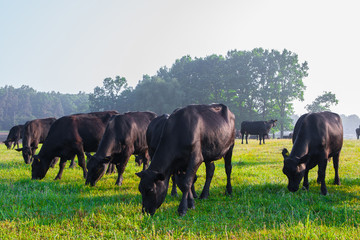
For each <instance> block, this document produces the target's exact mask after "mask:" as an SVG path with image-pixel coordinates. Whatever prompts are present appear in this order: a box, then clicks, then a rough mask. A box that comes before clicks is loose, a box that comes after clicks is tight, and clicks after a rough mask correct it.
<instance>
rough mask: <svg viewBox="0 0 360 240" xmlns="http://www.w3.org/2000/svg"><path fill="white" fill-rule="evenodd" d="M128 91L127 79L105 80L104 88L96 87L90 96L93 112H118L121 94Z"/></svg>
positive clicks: (117, 77)
mask: <svg viewBox="0 0 360 240" xmlns="http://www.w3.org/2000/svg"><path fill="white" fill-rule="evenodd" d="M126 89H128V84H127V81H126V78H124V77H119V76H116V77H115V79H112V78H105V79H104V81H103V86H102V87H96V88H95V89H94V92H93V93H90V94H89V105H90V110H91V111H104V110H116V109H119V108H120V105H121V104H122V103H121V92H122V91H123V90H126Z"/></svg>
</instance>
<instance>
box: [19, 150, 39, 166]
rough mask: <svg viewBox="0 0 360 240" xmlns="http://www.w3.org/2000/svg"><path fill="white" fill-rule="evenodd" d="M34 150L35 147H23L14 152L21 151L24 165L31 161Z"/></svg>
mask: <svg viewBox="0 0 360 240" xmlns="http://www.w3.org/2000/svg"><path fill="white" fill-rule="evenodd" d="M36 149H37V147H32V148H30V147H28V146H24V147H22V148H18V149H16V151H18V152H20V151H22V155H23V158H24V161H25V163H26V164H30V163H31V161H32V156H33V155H34V153H35V151H36Z"/></svg>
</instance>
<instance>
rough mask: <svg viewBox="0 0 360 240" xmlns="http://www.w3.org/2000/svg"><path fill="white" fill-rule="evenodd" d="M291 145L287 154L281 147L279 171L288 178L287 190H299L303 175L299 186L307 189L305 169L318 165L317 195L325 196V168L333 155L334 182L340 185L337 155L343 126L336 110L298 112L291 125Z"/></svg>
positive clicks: (306, 171)
mask: <svg viewBox="0 0 360 240" xmlns="http://www.w3.org/2000/svg"><path fill="white" fill-rule="evenodd" d="M292 141H293V144H294V145H293V148H292V150H291V153H290V154H289V152H288V150H287V149H285V148H284V149H283V151H282V154H283V157H284V168H283V173H284V174H285V175H286V176H287V178H288V180H289V184H288V189H289V190H290V191H291V192H295V191H297V190H298V189H299V185H300V182H301V180H302V178H303V177H304V182H303V188H304V189H306V190H308V189H309V181H308V173H309V170H310V169H312V168H313V167H315V166H316V165H318V166H319V170H318V178H317V182H318V183H321V194H323V195H326V194H327V189H326V185H325V170H326V165H327V162H328V159H329V158H331V157H332V158H333V165H334V169H335V181H334V184H337V185H340V179H339V173H338V169H339V156H340V152H341V148H342V145H343V126H342V121H341V118H340V116H339V115H338V114H336V113H331V112H320V113H308V114H304V115H302V116H301V117H300V118H299V120H298V121H297V122H296V124H295V128H294V134H293V139H292Z"/></svg>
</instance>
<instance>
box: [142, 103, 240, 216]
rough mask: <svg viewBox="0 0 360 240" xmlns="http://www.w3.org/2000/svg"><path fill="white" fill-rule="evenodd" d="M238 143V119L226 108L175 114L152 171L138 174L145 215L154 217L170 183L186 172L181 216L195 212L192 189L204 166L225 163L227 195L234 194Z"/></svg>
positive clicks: (218, 106)
mask: <svg viewBox="0 0 360 240" xmlns="http://www.w3.org/2000/svg"><path fill="white" fill-rule="evenodd" d="M234 142H235V116H234V114H233V113H232V112H230V110H229V109H228V107H226V106H225V105H223V104H211V105H189V106H187V107H184V108H181V109H178V110H177V111H175V112H173V113H172V114H171V115H170V117H169V118H168V120H167V121H166V124H165V126H164V128H163V131H162V135H161V139H160V142H159V145H158V146H157V149H156V151H155V154H154V156H153V158H152V160H151V163H150V166H149V168H148V169H146V170H144V171H142V172H140V173H137V175H138V176H139V177H140V178H141V180H140V184H139V191H140V193H141V195H142V209H143V211H145V212H147V213H150V214H151V215H153V214H154V213H155V211H156V209H157V208H159V207H160V206H161V204H162V203H163V202H164V200H165V197H166V193H167V190H168V187H169V179H170V176H171V175H172V174H174V173H175V172H179V171H180V172H185V176H184V178H183V179H184V180H183V181H182V184H180V185H179V187H180V190H181V191H182V193H183V196H182V200H181V203H180V206H179V208H178V212H179V214H180V215H185V214H186V211H187V209H188V208H194V198H193V196H192V192H191V185H192V183H193V181H194V178H195V174H196V171H197V170H198V168H199V166H200V165H201V163H202V162H211V161H213V160H218V159H220V158H222V157H224V159H225V169H226V174H227V185H226V192H227V193H228V194H231V193H232V187H231V181H230V175H231V168H232V166H231V157H232V151H233V147H234Z"/></svg>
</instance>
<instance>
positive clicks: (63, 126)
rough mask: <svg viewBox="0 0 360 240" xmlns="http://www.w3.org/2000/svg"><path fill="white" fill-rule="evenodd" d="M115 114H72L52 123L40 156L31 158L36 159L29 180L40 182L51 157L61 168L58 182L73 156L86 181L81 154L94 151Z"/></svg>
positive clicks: (83, 159) (47, 168)
mask: <svg viewBox="0 0 360 240" xmlns="http://www.w3.org/2000/svg"><path fill="white" fill-rule="evenodd" d="M116 114H119V113H118V112H117V111H105V112H93V113H83V114H74V115H69V116H64V117H61V118H59V119H58V120H57V121H55V122H54V123H53V125H52V126H51V128H50V131H49V135H48V137H47V138H46V140H45V142H44V144H43V146H42V148H41V150H40V152H39V154H38V155H37V156H35V157H34V158H35V159H36V160H35V161H34V162H33V164H32V179H43V178H44V177H45V175H46V173H47V171H48V170H49V166H50V163H51V159H53V158H54V157H60V163H59V167H60V169H59V172H58V174H57V176H56V178H55V180H57V179H61V177H62V173H63V170H64V167H65V164H66V161H67V160H70V159H72V158H73V157H74V156H75V155H77V157H78V164H79V166H80V167H82V169H83V175H84V178H86V175H87V171H86V166H85V156H84V152H95V151H96V149H97V147H98V145H99V142H100V140H101V138H102V136H103V134H104V132H105V128H106V125H107V123H108V122H109V120H110V118H111V117H112V116H114V115H116Z"/></svg>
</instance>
